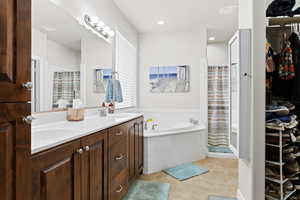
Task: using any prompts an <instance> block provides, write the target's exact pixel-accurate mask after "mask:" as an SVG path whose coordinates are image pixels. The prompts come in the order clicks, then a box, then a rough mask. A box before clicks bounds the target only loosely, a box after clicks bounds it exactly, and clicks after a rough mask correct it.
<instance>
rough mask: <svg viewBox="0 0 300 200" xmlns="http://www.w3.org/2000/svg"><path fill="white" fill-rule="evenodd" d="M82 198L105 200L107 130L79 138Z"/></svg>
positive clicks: (84, 199) (86, 199)
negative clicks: (80, 146)
mask: <svg viewBox="0 0 300 200" xmlns="http://www.w3.org/2000/svg"><path fill="white" fill-rule="evenodd" d="M81 145H82V150H83V153H82V154H80V157H81V158H80V159H81V181H82V182H81V193H82V200H106V197H107V162H106V160H107V131H102V132H99V133H96V134H93V135H91V136H87V137H84V138H83V139H82V140H81Z"/></svg>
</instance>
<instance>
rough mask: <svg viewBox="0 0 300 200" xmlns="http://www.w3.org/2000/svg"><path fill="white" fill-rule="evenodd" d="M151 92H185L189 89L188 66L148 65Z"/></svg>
mask: <svg viewBox="0 0 300 200" xmlns="http://www.w3.org/2000/svg"><path fill="white" fill-rule="evenodd" d="M149 79H150V92H151V93H185V92H189V91H190V66H188V65H175V66H153V67H150V72H149Z"/></svg>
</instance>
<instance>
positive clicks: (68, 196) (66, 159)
mask: <svg viewBox="0 0 300 200" xmlns="http://www.w3.org/2000/svg"><path fill="white" fill-rule="evenodd" d="M80 147H81V143H80V140H77V141H74V142H70V143H68V144H64V145H61V146H59V147H57V148H54V149H51V150H49V151H45V152H42V153H39V154H37V155H36V156H33V157H32V167H33V169H32V199H33V200H57V199H64V200H80V199H81V189H80V188H81V175H82V174H81V161H80V154H79V153H76V150H78V149H80Z"/></svg>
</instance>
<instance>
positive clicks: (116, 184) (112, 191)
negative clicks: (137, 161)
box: [109, 168, 128, 200]
mask: <svg viewBox="0 0 300 200" xmlns="http://www.w3.org/2000/svg"><path fill="white" fill-rule="evenodd" d="M127 191H128V169H127V168H126V169H124V170H123V171H121V173H119V174H118V176H117V177H115V178H113V179H110V188H109V200H121V199H122V198H123V197H124V196H125V195H126V193H127Z"/></svg>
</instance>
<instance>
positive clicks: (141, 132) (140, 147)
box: [136, 117, 144, 173]
mask: <svg viewBox="0 0 300 200" xmlns="http://www.w3.org/2000/svg"><path fill="white" fill-rule="evenodd" d="M137 127H138V131H137V135H136V139H137V143H138V155H137V170H138V172H137V173H141V172H142V170H143V167H144V119H143V118H142V117H141V118H139V119H138V120H137Z"/></svg>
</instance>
